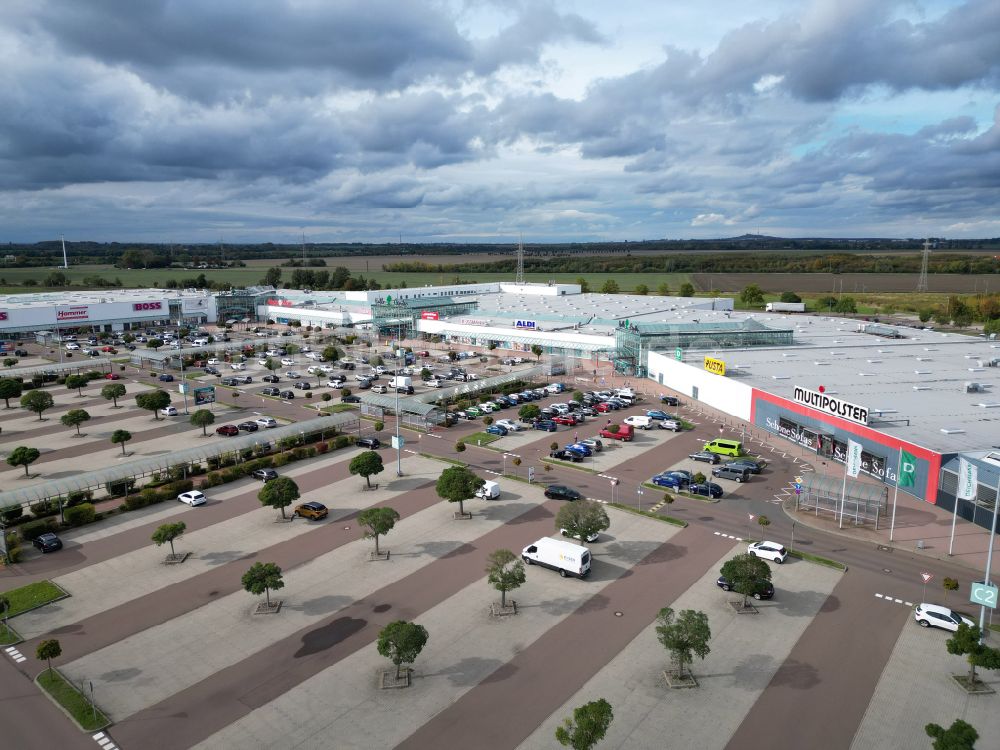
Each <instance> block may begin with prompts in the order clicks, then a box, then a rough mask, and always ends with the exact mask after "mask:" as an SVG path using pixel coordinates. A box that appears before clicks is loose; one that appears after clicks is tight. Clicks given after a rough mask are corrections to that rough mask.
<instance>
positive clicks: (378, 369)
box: [375, 365, 388, 375]
mask: <svg viewBox="0 0 1000 750" xmlns="http://www.w3.org/2000/svg"><path fill="white" fill-rule="evenodd" d="M375 372H377V373H378V374H379V375H385V374H386V372H388V370H387V369H386V368H385V367H384V366H382V365H379V366H378V367H376V368H375Z"/></svg>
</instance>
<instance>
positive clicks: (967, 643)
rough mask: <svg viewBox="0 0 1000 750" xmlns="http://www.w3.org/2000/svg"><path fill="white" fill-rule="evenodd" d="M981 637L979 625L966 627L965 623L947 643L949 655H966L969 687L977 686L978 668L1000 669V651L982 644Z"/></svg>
mask: <svg viewBox="0 0 1000 750" xmlns="http://www.w3.org/2000/svg"><path fill="white" fill-rule="evenodd" d="M980 637H981V633H980V632H979V626H978V625H966V624H965V623H964V622H963V623H962V624H961V625H959V626H958V631H957V632H956V633H955V635H953V636H952V637H951V638H949V639H948V641H947V645H948V653H949V654H955V655H956V656H962V655H965V656H966V658H967V659H968V662H969V686H972V685H975V684H976V667H982V668H983V669H1000V649H995V648H990V647H989V646H987V645H986V644H985V643H980V642H979V641H980Z"/></svg>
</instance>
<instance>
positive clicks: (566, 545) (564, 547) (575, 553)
mask: <svg viewBox="0 0 1000 750" xmlns="http://www.w3.org/2000/svg"><path fill="white" fill-rule="evenodd" d="M521 559H522V560H524V562H525V563H527V564H528V565H542V566H544V567H546V568H552V570H558V571H559V575H561V576H562V577H563V578H565V577H566V576H575V577H577V578H583V577H584V576H586V575H587V574H588V573H589V572H590V550H589V549H587V548H586V547H582V546H580V545H579V544H573V543H572V542H564V541H562V540H560V539H551V538H549V537H542V538H541V539H539V540H538V541H537V542H535V543H534V544H529V545H528V546H527V547H525V548H524V549H523V550H522V551H521Z"/></svg>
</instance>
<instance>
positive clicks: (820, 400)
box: [792, 386, 868, 425]
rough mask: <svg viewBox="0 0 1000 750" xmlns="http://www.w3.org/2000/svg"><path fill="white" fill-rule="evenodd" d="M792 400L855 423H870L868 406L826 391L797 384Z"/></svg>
mask: <svg viewBox="0 0 1000 750" xmlns="http://www.w3.org/2000/svg"><path fill="white" fill-rule="evenodd" d="M792 400H793V401H795V403H797V404H802V405H803V406H809V407H812V408H813V409H817V410H818V411H821V412H825V413H826V414H830V415H832V416H835V417H841V418H842V419H846V420H848V421H849V422H854V423H855V424H863V425H867V424H868V407H866V406H859V405H858V404H852V403H851V402H849V401H844V400H843V399H839V398H835V397H834V396H830V395H827V394H826V393H820V392H819V391H812V390H809V389H808V388H802V387H800V386H795V391H794V393H793V394H792Z"/></svg>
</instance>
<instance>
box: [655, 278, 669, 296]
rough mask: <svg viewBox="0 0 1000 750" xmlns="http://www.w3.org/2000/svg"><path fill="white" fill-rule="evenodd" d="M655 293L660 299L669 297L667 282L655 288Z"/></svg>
mask: <svg viewBox="0 0 1000 750" xmlns="http://www.w3.org/2000/svg"><path fill="white" fill-rule="evenodd" d="M656 291H657V292H658V293H659V295H660V296H661V297H669V296H670V284H668V283H667V282H665V281H664V282H663V283H662V284H660V286H659V287H657V289H656Z"/></svg>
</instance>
